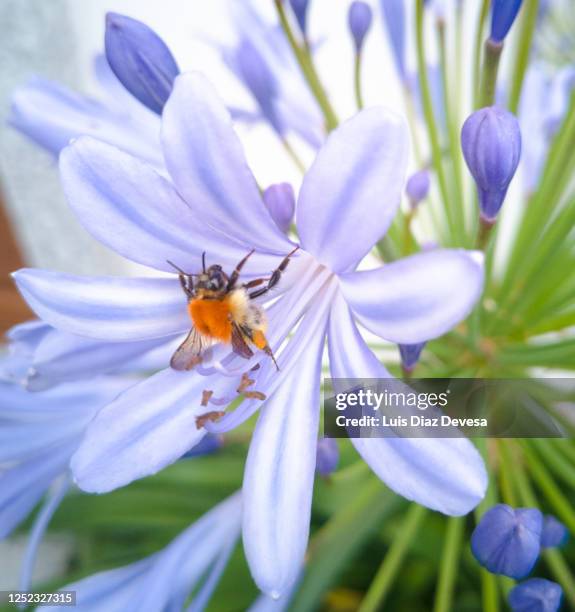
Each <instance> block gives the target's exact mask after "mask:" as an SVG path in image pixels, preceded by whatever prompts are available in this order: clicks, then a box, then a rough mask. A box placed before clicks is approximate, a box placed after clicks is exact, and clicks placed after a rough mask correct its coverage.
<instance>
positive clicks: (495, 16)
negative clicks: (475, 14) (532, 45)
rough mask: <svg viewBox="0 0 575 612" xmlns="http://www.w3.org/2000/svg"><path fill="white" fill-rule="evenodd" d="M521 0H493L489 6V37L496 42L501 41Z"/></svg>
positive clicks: (509, 27)
mask: <svg viewBox="0 0 575 612" xmlns="http://www.w3.org/2000/svg"><path fill="white" fill-rule="evenodd" d="M522 2H523V0H493V2H492V6H491V34H490V36H489V38H490V39H491V40H492V41H494V42H496V43H500V42H502V41H503V40H504V39H505V37H506V36H507V34H508V33H509V30H510V29H511V26H512V25H513V22H514V21H515V18H516V17H517V13H518V12H519V9H520V8H521V3H522Z"/></svg>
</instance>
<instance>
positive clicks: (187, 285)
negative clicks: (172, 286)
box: [178, 274, 194, 298]
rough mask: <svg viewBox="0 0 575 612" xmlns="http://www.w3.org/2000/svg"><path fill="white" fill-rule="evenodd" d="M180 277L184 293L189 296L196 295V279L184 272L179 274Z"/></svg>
mask: <svg viewBox="0 0 575 612" xmlns="http://www.w3.org/2000/svg"><path fill="white" fill-rule="evenodd" d="M178 278H179V279H180V285H182V289H183V290H184V293H185V294H186V295H187V296H188V297H189V298H192V297H194V281H193V279H192V277H191V276H187V275H184V274H178Z"/></svg>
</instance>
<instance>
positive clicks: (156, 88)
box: [105, 13, 180, 114]
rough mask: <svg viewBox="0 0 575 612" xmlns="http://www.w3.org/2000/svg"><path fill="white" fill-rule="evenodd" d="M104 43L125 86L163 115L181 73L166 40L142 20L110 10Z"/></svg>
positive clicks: (107, 53)
mask: <svg viewBox="0 0 575 612" xmlns="http://www.w3.org/2000/svg"><path fill="white" fill-rule="evenodd" d="M105 46H106V59H107V60H108V63H109V64H110V68H111V69H112V70H113V72H114V74H115V75H116V76H117V77H118V79H119V81H120V82H121V83H122V85H123V86H124V87H125V88H126V89H127V90H128V91H129V92H130V93H131V94H132V95H133V96H134V97H135V98H137V99H138V100H139V101H140V102H141V103H142V104H144V105H145V106H147V107H148V108H149V109H151V110H152V111H154V112H155V113H158V114H160V113H161V112H162V109H163V108H164V104H165V103H166V101H167V99H168V97H169V96H170V93H171V91H172V87H173V84H174V79H175V78H176V77H177V76H178V74H179V72H180V71H179V69H178V65H177V64H176V61H175V59H174V57H173V56H172V54H171V52H170V50H169V49H168V47H167V46H166V44H165V43H164V41H163V40H162V39H161V38H160V37H159V36H158V35H157V34H156V33H155V32H154V31H153V30H152V29H151V28H149V27H148V26H147V25H145V24H143V23H142V22H141V21H138V20H136V19H132V18H130V17H126V16H124V15H119V14H117V13H108V14H107V15H106V36H105Z"/></svg>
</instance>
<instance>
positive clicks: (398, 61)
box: [380, 0, 407, 82]
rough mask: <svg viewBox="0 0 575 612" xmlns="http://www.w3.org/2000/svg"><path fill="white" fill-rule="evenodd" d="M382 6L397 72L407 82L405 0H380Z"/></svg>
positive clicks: (384, 22)
mask: <svg viewBox="0 0 575 612" xmlns="http://www.w3.org/2000/svg"><path fill="white" fill-rule="evenodd" d="M380 6H381V12H382V14H383V24H384V27H385V29H386V31H387V35H388V36H389V41H390V43H391V51H392V53H393V59H394V60H395V66H396V68H397V73H398V75H399V77H400V79H401V80H402V81H403V82H407V65H406V61H407V60H406V57H405V55H406V43H405V37H406V32H405V29H406V26H405V23H406V16H405V10H406V6H405V3H404V2H403V0H380Z"/></svg>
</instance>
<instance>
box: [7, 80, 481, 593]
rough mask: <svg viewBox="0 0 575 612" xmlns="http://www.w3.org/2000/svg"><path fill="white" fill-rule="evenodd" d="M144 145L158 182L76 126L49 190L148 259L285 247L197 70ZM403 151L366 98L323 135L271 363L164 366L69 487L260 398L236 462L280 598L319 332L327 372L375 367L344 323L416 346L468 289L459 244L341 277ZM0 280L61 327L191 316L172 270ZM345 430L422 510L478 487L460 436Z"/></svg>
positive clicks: (384, 116)
mask: <svg viewBox="0 0 575 612" xmlns="http://www.w3.org/2000/svg"><path fill="white" fill-rule="evenodd" d="M162 144H163V153H164V158H165V166H166V168H167V170H168V172H169V180H168V179H166V178H164V177H163V176H160V175H159V174H158V173H156V171H155V170H154V169H153V168H151V167H150V166H149V165H148V164H146V163H144V162H143V161H141V160H139V159H137V158H135V157H132V156H130V155H128V154H126V153H124V152H121V151H119V150H117V149H116V148H114V147H112V146H110V145H107V144H104V143H101V142H98V141H96V140H93V139H90V138H82V139H79V140H78V141H76V142H75V143H73V144H72V145H71V146H70V147H69V148H67V149H66V150H65V151H64V152H63V154H62V157H61V170H62V179H63V183H64V188H65V191H66V193H67V196H68V198H69V200H70V203H71V206H72V208H73V209H74V211H75V212H76V214H77V215H78V218H79V219H80V221H81V222H82V223H83V224H84V226H85V227H86V228H87V229H88V230H89V231H90V232H91V233H92V234H93V235H94V236H95V237H96V238H98V239H99V240H101V241H102V242H104V244H106V245H108V246H109V247H111V248H113V249H115V250H116V251H117V252H119V253H120V254H122V255H124V256H126V257H128V258H130V259H132V260H133V261H136V262H139V263H141V264H144V265H148V266H151V267H153V268H155V269H157V270H163V271H171V267H170V265H169V264H168V263H167V261H166V260H170V261H173V262H175V263H176V264H177V265H178V266H179V267H181V268H182V269H185V270H186V271H189V272H197V271H198V270H199V269H200V268H201V255H202V252H204V251H205V252H206V259H207V261H209V262H210V263H218V264H221V265H222V266H223V267H224V269H225V270H230V271H231V270H232V269H233V268H234V266H235V265H236V264H237V262H238V261H239V260H240V259H241V258H242V257H244V256H245V255H246V253H247V252H248V251H250V250H251V249H255V252H254V254H253V256H252V257H251V258H250V259H249V261H248V263H247V264H246V267H245V270H246V274H247V277H248V278H249V277H252V276H253V275H258V276H261V275H264V276H266V275H269V273H270V272H271V271H272V270H274V269H275V268H276V267H277V265H278V263H279V262H280V261H281V260H282V258H283V257H284V256H285V255H286V254H287V253H289V252H290V251H292V250H293V248H294V244H293V243H292V242H290V240H289V239H288V238H287V237H286V235H285V234H284V233H283V232H282V231H281V230H280V229H279V228H278V227H277V225H276V224H275V222H274V221H273V219H272V217H271V216H270V214H269V212H268V209H267V208H266V206H265V205H264V203H263V201H262V198H261V195H260V193H259V191H258V188H257V185H256V183H255V180H254V178H253V176H252V174H251V172H250V171H249V168H248V166H247V164H246V161H245V158H244V155H243V151H242V148H241V145H240V142H239V140H238V139H237V137H236V135H235V133H234V131H233V129H232V126H231V121H230V117H229V114H228V113H227V111H226V109H225V108H224V106H223V104H222V103H221V101H220V100H219V99H218V97H217V96H216V94H215V92H214V91H213V90H212V88H211V86H210V85H209V83H208V82H207V81H206V80H205V79H204V78H203V77H202V76H201V75H198V74H193V73H192V74H184V75H181V76H179V77H178V78H177V79H176V82H175V87H174V91H173V93H172V95H171V97H170V99H169V100H168V102H167V104H166V106H165V108H164V113H163V125H162ZM407 154H408V134H407V130H406V127H405V125H404V123H403V121H402V120H401V119H400V118H399V117H397V116H396V115H394V114H392V113H389V112H387V111H386V110H384V109H382V108H371V109H368V110H365V111H363V112H362V113H360V114H358V115H357V116H356V117H354V118H352V119H351V120H349V121H347V122H346V123H344V124H342V125H341V126H340V127H339V128H338V129H337V130H335V131H334V132H332V134H331V135H330V136H329V137H328V139H327V142H326V144H325V145H324V147H323V148H322V149H321V150H320V152H319V153H318V156H317V158H316V160H315V162H314V164H313V165H312V167H311V168H310V170H309V171H308V173H307V175H306V176H305V178H304V181H303V184H302V186H301V190H300V193H299V197H298V201H297V206H296V225H297V229H298V233H299V236H300V238H301V248H300V250H299V251H298V252H297V253H296V254H295V255H294V257H293V258H292V261H291V263H290V265H289V266H288V268H287V270H286V273H285V274H284V276H283V277H282V280H281V282H280V284H279V286H278V288H279V291H278V292H276V293H275V295H274V296H273V303H271V305H268V307H267V308H266V309H267V314H268V318H269V333H268V341H269V344H270V346H271V348H272V350H273V351H274V353H275V354H276V358H277V363H278V365H279V371H277V370H276V367H275V365H274V364H273V362H272V360H271V359H269V357H267V356H266V355H264V354H263V353H257V354H256V355H254V356H253V357H252V358H251V359H249V360H246V359H244V358H242V357H240V356H238V355H236V354H235V353H233V352H232V351H231V349H230V348H229V347H228V346H227V345H216V346H215V347H214V348H213V350H212V351H211V353H212V354H211V356H209V357H206V359H205V360H204V362H202V363H201V365H199V366H197V367H196V368H195V369H194V370H193V371H190V372H179V371H175V370H173V369H170V368H169V367H166V369H164V370H162V371H160V372H158V373H157V374H155V375H153V376H151V377H149V378H148V379H147V380H145V381H143V382H142V383H140V384H137V385H135V386H134V387H132V388H131V389H129V390H128V391H126V392H125V393H123V394H121V395H120V396H119V397H118V399H116V400H115V401H113V402H112V403H110V404H109V405H108V406H107V407H106V408H104V409H103V410H102V411H101V412H100V413H99V414H98V416H97V418H96V419H95V420H94V421H93V423H92V424H91V426H90V428H89V430H88V433H87V435H86V438H85V440H84V443H83V444H82V446H81V448H80V449H79V451H78V452H77V453H76V454H75V456H74V459H73V463H72V467H73V471H74V474H75V478H76V480H77V482H78V484H79V485H80V486H81V487H82V488H84V489H86V490H88V491H98V492H104V491H109V490H112V489H114V488H116V487H119V486H122V485H125V484H127V483H129V482H131V481H132V480H134V479H137V478H141V477H143V476H147V475H149V474H153V473H155V472H157V471H158V470H160V469H162V468H163V467H165V466H166V465H168V464H170V463H172V462H173V461H175V460H176V459H178V458H179V457H180V456H182V455H183V454H184V453H185V452H186V451H188V450H190V448H191V447H193V446H194V445H195V444H197V443H198V442H199V441H200V440H201V439H202V437H203V436H204V435H205V433H206V430H210V431H211V432H212V433H218V432H223V431H228V430H229V429H232V428H233V427H236V426H237V425H239V424H240V423H242V422H244V421H245V420H246V419H247V418H249V417H250V416H251V415H253V414H254V412H256V411H257V410H258V409H260V408H262V407H263V409H262V411H261V414H260V418H259V420H258V422H257V425H256V428H255V431H254V435H253V439H252V443H251V445H250V450H249V455H248V460H247V464H246V470H245V478H244V516H243V534H244V547H245V550H246V555H247V558H248V562H249V564H250V567H251V570H252V573H253V575H254V578H255V580H256V582H257V583H258V585H259V586H260V588H261V589H262V590H264V591H265V592H267V593H271V594H273V595H275V596H280V595H281V594H282V593H283V592H285V591H286V590H287V589H289V587H290V585H292V584H293V583H294V581H295V580H296V578H297V576H298V574H299V572H300V570H301V565H302V562H303V557H304V553H305V549H306V545H307V539H308V532H309V519H310V511H311V497H312V485H313V480H314V472H315V462H316V444H317V435H318V426H319V408H318V405H319V387H320V377H321V361H322V355H323V351H324V344H325V340H326V337H327V339H328V346H329V355H330V363H331V371H332V376H333V377H334V378H354V377H364V378H365V377H367V378H381V377H389V373H388V372H387V371H386V370H385V368H383V366H381V364H380V363H379V361H378V360H377V359H376V358H375V356H374V355H373V353H372V352H371V350H370V349H369V348H368V347H367V345H366V344H365V342H364V340H363V339H362V337H361V335H360V332H359V330H358V328H357V325H356V322H360V323H361V324H362V325H363V326H364V327H365V328H367V329H368V330H370V331H371V332H373V333H376V334H378V335H379V336H381V337H383V338H385V339H387V340H390V341H393V342H396V343H404V344H414V343H417V342H421V341H424V340H428V339H431V338H434V337H437V336H439V335H441V334H443V333H444V332H446V331H447V330H449V329H451V328H452V327H453V326H454V325H456V324H457V323H458V322H459V321H460V320H461V319H463V318H464V317H465V316H466V315H467V314H468V313H469V312H470V310H471V308H472V307H473V305H474V303H475V302H476V301H477V299H478V297H479V295H480V293H481V289H482V282H483V266H482V258H481V255H480V254H478V253H473V252H466V251H461V250H439V249H438V250H434V251H431V252H428V253H421V254H418V255H414V256H412V257H409V258H406V259H404V260H401V261H398V262H395V263H392V264H388V265H386V266H384V267H382V268H378V269H375V270H369V271H364V272H355V271H354V270H355V268H356V266H357V264H358V263H359V261H360V260H361V259H362V258H363V257H364V255H366V254H367V253H368V252H369V251H370V250H371V248H372V247H373V245H374V244H375V242H376V241H377V240H379V239H380V238H381V237H382V235H383V234H384V233H385V231H386V229H387V228H388V226H389V224H390V223H391V221H392V219H393V216H394V215H395V213H396V211H397V208H398V206H399V202H400V196H401V192H402V189H403V181H404V176H405V170H406V164H407ZM15 278H16V281H17V283H18V286H19V288H20V290H21V292H22V294H23V295H24V296H25V298H26V299H27V301H28V303H29V304H30V305H31V307H32V308H33V309H34V310H35V311H36V313H37V314H38V315H39V316H40V317H41V318H43V319H44V320H46V321H47V322H48V323H50V324H51V325H54V326H56V327H59V328H61V329H63V330H65V331H68V332H70V333H74V334H80V335H84V336H88V337H93V338H98V339H102V340H107V341H110V342H118V341H122V342H123V341H143V340H147V339H152V338H161V337H168V336H171V335H173V334H177V333H180V334H185V333H187V331H188V330H189V328H190V321H189V319H188V315H187V312H186V300H185V296H184V295H183V293H182V291H181V287H180V285H179V283H178V281H177V279H175V278H164V277H162V278H125V279H123V278H117V277H114V278H110V277H78V276H72V275H69V274H60V273H57V272H47V271H40V270H22V271H20V272H18V273H16V274H15ZM268 295H269V294H268ZM294 328H295V332H294V333H293V335H292V336H291V337H288V336H289V334H290V332H291V331H292V330H293V329H294ZM166 365H167V364H166ZM256 365H259V368H258V369H257V370H252V368H253V367H254V366H256ZM246 373H249V378H250V379H251V380H252V381H253V382H252V385H253V386H252V387H251V388H253V389H254V390H258V391H259V392H260V393H261V394H264V395H265V397H266V398H267V401H266V402H265V403H262V401H261V397H260V398H249V399H245V400H244V401H243V402H242V403H241V404H240V406H239V407H238V408H237V409H236V410H234V411H233V412H230V413H228V414H226V415H225V416H224V417H223V418H222V419H221V420H220V421H218V422H217V423H210V422H209V421H208V422H205V427H202V428H200V429H198V428H197V427H196V418H197V417H198V416H200V415H203V414H204V413H205V412H206V411H207V410H210V408H207V407H206V406H205V405H202V404H205V403H206V402H205V400H206V393H205V392H206V391H209V392H210V393H209V394H208V398H209V399H208V401H209V403H210V404H211V405H213V406H215V407H217V409H218V410H225V407H226V406H227V405H228V404H229V403H230V402H231V401H232V400H234V399H235V398H237V397H238V388H239V387H240V385H241V382H242V380H243V376H244V375H245V374H246ZM240 395H241V393H240ZM353 443H354V445H355V447H356V448H357V450H358V451H359V452H360V454H361V455H362V456H363V457H364V459H365V460H366V461H367V463H368V464H369V465H370V467H371V468H372V469H373V470H374V471H375V472H376V473H377V474H378V476H379V477H380V478H382V480H384V482H385V483H386V484H388V486H390V487H391V488H392V489H394V490H395V491H397V492H398V493H399V494H401V495H404V496H405V497H407V498H408V499H412V500H416V501H418V502H420V503H422V504H425V505H427V506H429V507H430V508H434V509H436V510H439V511H441V512H444V513H447V514H453V515H458V514H465V513H466V512H468V511H469V510H470V509H472V508H473V507H474V506H475V505H476V504H477V503H478V501H479V500H480V499H481V498H482V496H483V494H484V492H485V487H486V475H485V470H484V466H483V462H482V460H481V458H480V456H479V454H478V453H477V451H476V450H475V448H474V447H473V445H472V444H471V443H470V442H469V441H467V440H465V439H461V438H459V439H412V440H409V439H399V438H387V439H356V440H353Z"/></svg>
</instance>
